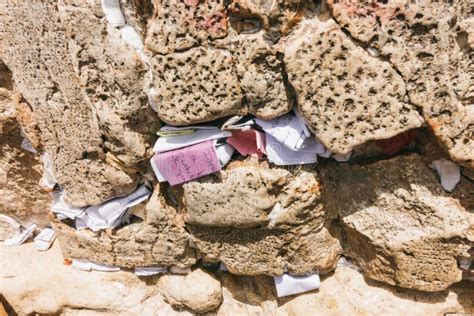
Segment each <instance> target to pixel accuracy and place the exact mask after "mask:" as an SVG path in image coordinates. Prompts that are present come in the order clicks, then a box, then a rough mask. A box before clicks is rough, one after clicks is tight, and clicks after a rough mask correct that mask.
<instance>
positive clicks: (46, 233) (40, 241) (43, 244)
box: [34, 228, 56, 251]
mask: <svg viewBox="0 0 474 316" xmlns="http://www.w3.org/2000/svg"><path fill="white" fill-rule="evenodd" d="M54 239H56V236H55V235H54V230H52V229H51V228H45V229H43V230H42V231H41V232H40V233H39V234H38V236H36V237H35V241H34V243H35V247H36V249H37V250H39V251H46V250H48V249H49V248H50V247H51V245H52V244H53V242H54Z"/></svg>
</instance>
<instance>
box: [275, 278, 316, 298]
mask: <svg viewBox="0 0 474 316" xmlns="http://www.w3.org/2000/svg"><path fill="white" fill-rule="evenodd" d="M273 279H274V281H275V287H276V290H277V295H278V297H284V296H289V295H294V294H299V293H303V292H308V291H312V290H315V289H319V286H320V281H319V275H318V274H312V275H303V276H292V275H289V274H287V273H285V274H283V275H280V276H275V277H273Z"/></svg>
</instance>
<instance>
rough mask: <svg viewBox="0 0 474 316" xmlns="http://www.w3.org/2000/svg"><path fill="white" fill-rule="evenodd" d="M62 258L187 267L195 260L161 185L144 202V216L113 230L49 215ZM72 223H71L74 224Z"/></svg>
mask: <svg viewBox="0 0 474 316" xmlns="http://www.w3.org/2000/svg"><path fill="white" fill-rule="evenodd" d="M51 218H52V224H53V228H54V230H55V231H56V234H57V237H58V240H59V242H60V243H61V247H62V252H63V255H64V257H65V258H78V259H86V260H89V261H93V262H97V263H103V264H109V265H116V266H120V267H126V268H134V267H137V266H138V267H139V266H152V265H159V266H163V267H170V266H176V267H188V266H190V265H192V264H193V263H195V262H196V259H195V255H194V250H193V249H191V248H190V246H189V241H188V239H189V236H188V233H187V232H186V230H185V229H184V223H183V222H182V220H181V217H180V216H179V215H178V214H177V213H176V210H175V209H174V208H173V207H171V206H170V205H168V204H167V201H166V200H165V197H164V195H163V193H161V192H160V188H159V187H158V186H157V187H155V190H154V193H153V195H152V197H151V198H150V200H149V202H148V203H147V205H146V209H145V219H144V220H143V221H139V220H136V221H133V220H132V223H131V224H128V225H125V226H122V227H119V228H118V229H116V230H113V231H101V232H98V233H93V232H92V231H90V230H80V231H77V230H76V229H75V228H73V227H71V226H69V225H68V223H66V222H60V221H58V220H57V219H56V218H55V217H54V216H51ZM73 225H74V224H73Z"/></svg>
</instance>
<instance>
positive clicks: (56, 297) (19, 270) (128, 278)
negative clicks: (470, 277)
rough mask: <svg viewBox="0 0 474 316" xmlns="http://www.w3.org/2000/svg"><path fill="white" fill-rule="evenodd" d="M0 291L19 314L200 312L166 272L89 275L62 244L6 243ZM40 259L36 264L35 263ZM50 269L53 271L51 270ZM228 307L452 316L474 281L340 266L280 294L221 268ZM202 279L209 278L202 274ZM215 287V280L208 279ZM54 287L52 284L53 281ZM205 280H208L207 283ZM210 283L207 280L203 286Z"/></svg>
mask: <svg viewBox="0 0 474 316" xmlns="http://www.w3.org/2000/svg"><path fill="white" fill-rule="evenodd" d="M0 257H1V258H9V260H1V261H0V280H1V281H0V292H1V293H2V295H3V299H4V301H2V302H3V303H4V306H6V304H5V302H6V303H8V305H10V306H11V307H12V308H13V310H14V311H15V312H16V313H18V314H19V315H28V314H32V313H39V314H57V315H81V316H82V315H156V314H159V315H172V316H174V315H193V314H194V313H192V312H190V311H186V310H177V309H174V308H173V307H172V306H170V305H169V304H167V303H166V301H165V300H164V297H163V296H162V295H161V294H160V292H159V291H158V283H159V282H160V280H161V277H152V278H148V279H147V280H144V279H141V278H139V277H137V276H135V275H134V274H131V273H129V272H125V271H120V272H114V273H106V272H96V271H92V272H86V271H79V270H75V269H74V268H72V267H71V266H67V265H64V264H63V258H62V256H61V251H60V248H59V243H55V244H54V245H53V247H52V248H51V249H50V250H49V251H46V252H39V251H36V250H35V249H34V246H33V244H32V243H28V244H26V245H22V246H19V247H7V246H3V245H0ZM32 262H34V263H35V264H32ZM45 267H47V268H45ZM216 278H217V279H218V280H219V281H220V283H221V288H222V304H221V305H220V306H219V307H218V309H216V310H214V311H212V312H211V313H216V314H217V315H224V316H227V315H229V316H234V315H258V314H260V315H275V314H277V315H292V316H293V315H294V316H296V315H314V314H321V315H354V314H367V315H374V314H377V315H380V314H386V315H403V314H409V315H420V316H422V315H445V314H455V313H460V314H462V313H473V312H474V306H473V300H472V297H473V295H474V292H473V289H472V286H470V284H469V283H468V282H462V283H460V284H456V285H454V286H451V287H450V288H448V289H446V290H444V291H441V292H439V293H423V292H417V291H407V290H403V291H402V290H400V289H393V288H391V287H389V286H381V284H380V283H377V284H376V283H374V282H370V281H368V280H367V279H365V278H364V277H363V275H362V274H360V273H359V272H357V271H356V270H353V269H350V268H348V267H344V266H339V267H337V269H336V270H335V272H334V273H333V274H331V275H330V276H328V277H323V278H322V280H321V287H320V288H319V290H317V291H312V292H310V293H307V294H303V295H299V296H297V297H289V298H286V299H285V298H283V299H277V297H276V292H275V289H274V283H273V280H272V278H271V277H262V276H257V277H250V276H245V277H243V276H235V275H231V274H229V273H217V274H216ZM201 280H202V279H201ZM204 281H210V282H212V283H213V284H214V283H215V280H213V279H212V278H211V277H206V278H205V279H204ZM45 284H47V285H48V286H45ZM200 285H201V284H200ZM202 285H205V284H202Z"/></svg>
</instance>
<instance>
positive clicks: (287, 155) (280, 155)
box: [265, 134, 325, 166]
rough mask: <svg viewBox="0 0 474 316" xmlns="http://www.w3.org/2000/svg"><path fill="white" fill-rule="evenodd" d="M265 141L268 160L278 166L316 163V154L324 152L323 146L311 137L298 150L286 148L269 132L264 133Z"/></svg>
mask: <svg viewBox="0 0 474 316" xmlns="http://www.w3.org/2000/svg"><path fill="white" fill-rule="evenodd" d="M265 141H266V146H265V149H266V152H267V156H268V160H269V161H270V162H272V163H274V164H276V165H279V166H288V165H301V164H309V163H316V162H317V161H318V158H317V154H319V153H324V152H325V148H324V146H323V145H321V144H320V143H319V142H318V141H317V140H316V139H315V138H312V137H311V138H307V139H306V140H305V142H304V145H303V147H302V148H301V149H299V150H298V151H293V150H290V149H288V148H287V147H286V146H283V145H282V144H281V143H280V142H279V141H278V140H277V139H276V138H274V137H273V136H272V135H269V134H266V135H265Z"/></svg>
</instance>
